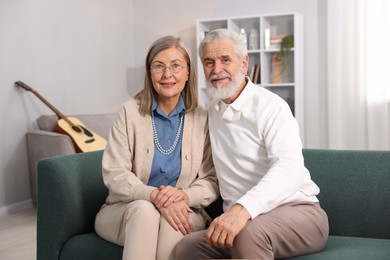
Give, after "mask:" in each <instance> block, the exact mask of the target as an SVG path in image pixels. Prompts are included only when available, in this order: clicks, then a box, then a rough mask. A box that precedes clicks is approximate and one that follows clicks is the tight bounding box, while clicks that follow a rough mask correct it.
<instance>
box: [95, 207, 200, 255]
mask: <svg viewBox="0 0 390 260" xmlns="http://www.w3.org/2000/svg"><path fill="white" fill-rule="evenodd" d="M190 217H191V220H192V226H193V231H197V230H202V229H204V228H205V224H204V220H203V217H202V216H201V215H200V214H199V213H191V214H190ZM95 231H96V233H97V234H98V235H99V236H100V237H102V238H103V239H105V240H107V241H110V242H112V243H115V244H118V245H121V246H123V247H124V249H123V256H122V259H123V260H137V259H140V260H155V259H158V260H169V259H175V247H176V244H177V243H178V242H179V241H180V240H181V239H182V238H183V235H182V234H181V233H180V231H175V230H174V229H173V228H172V227H171V226H170V225H169V223H168V222H167V221H166V220H165V219H164V218H163V217H162V215H160V212H159V211H158V209H157V208H156V207H155V206H154V205H153V204H152V203H151V202H149V201H146V200H137V201H133V202H131V203H116V204H113V205H107V206H104V207H103V208H102V209H101V210H100V211H99V213H98V214H97V216H96V219H95Z"/></svg>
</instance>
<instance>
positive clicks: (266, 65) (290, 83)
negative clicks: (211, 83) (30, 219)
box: [196, 13, 305, 142]
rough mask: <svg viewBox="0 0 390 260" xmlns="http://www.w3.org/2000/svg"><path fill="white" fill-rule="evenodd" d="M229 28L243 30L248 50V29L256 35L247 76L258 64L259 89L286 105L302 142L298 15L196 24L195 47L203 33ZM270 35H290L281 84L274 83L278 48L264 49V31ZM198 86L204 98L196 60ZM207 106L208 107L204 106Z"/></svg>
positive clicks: (301, 85)
mask: <svg viewBox="0 0 390 260" xmlns="http://www.w3.org/2000/svg"><path fill="white" fill-rule="evenodd" d="M219 28H228V29H231V30H233V31H236V32H237V33H240V31H241V29H242V28H243V29H244V30H245V32H246V34H247V37H248V39H247V42H248V47H249V34H250V32H251V29H256V30H257V32H258V43H259V44H258V46H259V48H258V49H249V48H248V55H249V67H248V75H250V71H251V68H252V67H253V66H254V65H255V64H260V77H259V78H260V82H259V83H258V84H257V85H258V86H259V87H264V88H267V89H268V90H270V91H272V92H274V93H276V94H278V95H279V96H280V97H282V98H283V99H284V100H286V102H287V103H288V104H289V106H290V108H291V111H292V112H293V114H294V116H295V118H296V119H297V121H298V124H299V127H300V134H301V139H302V142H304V136H305V135H304V126H305V121H304V91H303V90H304V82H303V71H304V70H303V65H304V64H303V17H302V15H300V14H298V13H282V14H270V15H258V16H244V17H226V18H218V19H208V20H198V21H197V23H196V31H197V37H196V38H197V46H199V44H200V42H201V40H202V39H203V37H204V35H205V33H207V32H209V31H212V30H215V29H219ZM266 29H268V30H269V31H270V35H271V36H274V35H293V36H294V48H293V49H292V50H291V56H290V59H289V66H288V69H283V70H282V71H283V73H282V81H281V82H280V83H275V82H273V79H274V78H273V62H272V60H273V57H274V55H275V54H277V53H279V51H280V45H279V44H271V45H270V46H269V47H266V45H265V37H264V34H265V30H266ZM197 70H198V84H199V87H200V90H201V92H202V93H203V94H204V89H205V77H204V73H203V68H202V64H201V62H200V59H199V57H198V59H197ZM205 105H206V106H207V104H205Z"/></svg>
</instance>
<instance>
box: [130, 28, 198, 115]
mask: <svg viewBox="0 0 390 260" xmlns="http://www.w3.org/2000/svg"><path fill="white" fill-rule="evenodd" d="M170 48H175V49H177V50H178V51H180V52H181V53H183V55H184V58H185V59H186V65H187V67H188V73H189V75H188V80H187V82H186V84H185V86H184V89H183V91H182V93H181V96H182V97H183V101H184V105H185V107H186V113H187V112H190V111H192V110H194V109H195V108H196V107H197V106H198V85H197V79H196V69H195V65H194V61H193V59H192V57H191V52H190V50H189V48H188V46H187V45H186V44H185V43H184V41H183V40H182V39H181V38H180V37H174V36H171V35H169V36H165V37H162V38H159V39H157V40H156V41H155V42H153V43H152V45H151V46H150V48H149V51H148V54H147V56H146V59H145V80H144V88H143V90H141V91H140V92H138V93H137V94H136V95H135V97H134V98H135V99H136V100H138V101H139V111H140V113H141V114H142V115H147V114H150V110H151V108H152V104H153V100H154V99H155V97H156V96H158V94H157V92H156V90H155V89H154V87H153V83H152V77H151V70H150V65H151V64H152V62H153V60H154V58H155V57H156V56H157V54H159V53H160V52H162V51H164V50H167V49H170Z"/></svg>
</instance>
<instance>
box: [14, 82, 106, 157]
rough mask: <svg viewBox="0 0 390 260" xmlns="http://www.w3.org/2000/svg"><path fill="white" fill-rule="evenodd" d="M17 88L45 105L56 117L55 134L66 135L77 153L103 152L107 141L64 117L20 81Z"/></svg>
mask: <svg viewBox="0 0 390 260" xmlns="http://www.w3.org/2000/svg"><path fill="white" fill-rule="evenodd" d="M15 85H16V86H17V87H20V88H23V89H25V90H27V91H30V92H32V93H34V95H35V96H37V97H38V98H39V99H40V100H41V101H42V102H43V103H44V104H45V105H47V106H48V107H49V108H50V109H51V110H52V111H53V112H54V113H55V114H56V115H57V117H58V122H57V125H56V127H55V129H54V131H55V132H57V133H61V134H66V135H68V136H69V137H70V138H71V139H72V141H73V143H74V145H75V148H76V151H77V152H92V151H97V150H103V149H104V148H105V147H106V144H107V141H106V140H105V139H104V138H103V137H101V136H100V135H98V134H96V133H94V132H93V131H92V130H90V129H88V128H87V127H86V126H85V125H84V124H83V123H82V122H81V121H80V120H79V119H77V118H75V117H66V116H65V115H64V114H62V113H61V112H60V111H59V110H58V109H57V108H55V107H54V106H53V105H52V104H50V103H49V102H48V101H47V100H46V99H45V98H43V97H42V96H41V95H40V94H39V93H38V92H37V91H36V90H34V89H33V88H31V87H30V86H28V85H26V84H25V83H23V82H21V81H16V82H15Z"/></svg>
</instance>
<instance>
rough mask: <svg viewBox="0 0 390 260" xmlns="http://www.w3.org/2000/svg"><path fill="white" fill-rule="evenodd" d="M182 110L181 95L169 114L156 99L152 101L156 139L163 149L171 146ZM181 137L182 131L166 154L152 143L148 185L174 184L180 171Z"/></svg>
mask: <svg viewBox="0 0 390 260" xmlns="http://www.w3.org/2000/svg"><path fill="white" fill-rule="evenodd" d="M184 111H185V106H184V101H183V99H182V97H181V96H180V98H179V102H178V104H177V106H176V108H175V109H174V110H173V111H172V112H171V113H170V114H169V115H166V114H165V113H164V112H163V111H162V110H161V109H160V107H159V106H158V105H157V103H156V101H153V105H152V111H151V113H153V117H154V125H155V127H156V131H157V137H158V141H159V143H160V145H161V146H162V148H163V149H165V150H167V149H169V148H170V147H171V146H172V144H173V142H174V139H175V137H176V134H177V129H178V128H179V125H180V118H181V117H182V116H184ZM183 119H184V118H183ZM183 127H184V123H183ZM182 138H183V131H181V133H180V138H179V141H178V143H177V145H176V148H175V150H174V151H173V152H172V153H170V154H168V155H164V154H162V153H161V152H160V151H159V150H158V149H157V147H156V144H154V158H153V164H152V170H151V173H150V177H149V181H148V185H149V186H154V187H157V188H158V187H160V185H165V186H168V185H169V186H173V187H174V186H176V182H177V179H178V178H179V176H180V171H181V144H182Z"/></svg>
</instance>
